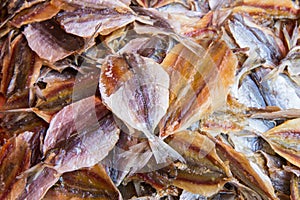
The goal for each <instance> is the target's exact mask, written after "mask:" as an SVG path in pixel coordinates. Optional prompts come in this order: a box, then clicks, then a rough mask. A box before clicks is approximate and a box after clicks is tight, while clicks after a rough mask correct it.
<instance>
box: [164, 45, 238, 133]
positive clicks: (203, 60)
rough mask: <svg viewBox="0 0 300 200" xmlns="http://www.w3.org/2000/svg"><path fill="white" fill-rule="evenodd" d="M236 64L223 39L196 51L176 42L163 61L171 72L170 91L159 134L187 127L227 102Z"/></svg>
mask: <svg viewBox="0 0 300 200" xmlns="http://www.w3.org/2000/svg"><path fill="white" fill-rule="evenodd" d="M201 54H202V55H203V56H204V57H201ZM225 57H226V58H225ZM236 65H237V60H236V57H235V55H234V54H233V53H232V52H231V50H230V49H229V48H228V47H227V45H226V44H225V43H224V42H222V41H220V42H215V43H213V44H212V45H211V46H210V47H209V49H208V50H207V51H205V50H202V52H198V54H196V55H195V54H194V53H193V52H191V51H190V50H188V49H187V48H185V47H184V46H183V45H181V44H178V45H177V46H175V47H174V48H173V49H172V51H171V52H170V53H169V54H168V55H167V56H166V58H165V59H164V61H163V63H162V66H164V68H165V70H166V71H167V72H168V74H169V75H170V81H171V85H170V91H171V94H170V100H169V101H170V106H169V108H168V111H167V114H166V115H165V116H164V118H163V119H162V120H161V122H160V131H161V132H160V134H161V135H162V136H166V135H168V134H171V133H172V132H174V131H176V130H184V129H186V128H188V127H189V126H191V124H192V123H194V122H196V121H198V120H200V119H201V118H202V117H204V115H205V114H208V113H210V112H213V111H215V110H217V109H219V108H220V107H222V106H224V102H226V98H227V94H228V92H229V91H228V89H229V86H230V85H231V84H232V83H233V79H234V74H235V68H236ZM182 66H184V67H182ZM223 73H224V74H226V76H224V75H222V74H223ZM217 96H218V98H216V97H217Z"/></svg>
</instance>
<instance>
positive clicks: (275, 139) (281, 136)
mask: <svg viewBox="0 0 300 200" xmlns="http://www.w3.org/2000/svg"><path fill="white" fill-rule="evenodd" d="M299 120H300V119H299V118H297V119H293V120H289V121H286V122H285V123H283V124H281V125H279V126H276V127H274V128H273V129H271V130H269V131H267V132H265V133H263V137H264V138H265V139H266V141H267V142H268V143H269V144H270V145H271V147H272V148H273V149H274V151H275V152H276V153H278V154H279V155H281V156H282V157H283V158H285V159H287V160H288V161H289V162H290V163H292V164H294V165H296V166H297V167H300V163H299V155H300V154H299V151H300V149H299V148H300V146H299V135H298V134H299V133H298V129H299Z"/></svg>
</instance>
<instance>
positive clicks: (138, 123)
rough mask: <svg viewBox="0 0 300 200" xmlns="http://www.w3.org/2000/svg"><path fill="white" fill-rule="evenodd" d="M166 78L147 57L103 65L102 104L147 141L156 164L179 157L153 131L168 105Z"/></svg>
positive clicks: (132, 56) (126, 56)
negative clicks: (142, 134) (144, 136)
mask: <svg viewBox="0 0 300 200" xmlns="http://www.w3.org/2000/svg"><path fill="white" fill-rule="evenodd" d="M168 89H169V76H168V74H167V72H165V71H164V69H163V68H162V67H161V66H160V65H159V64H157V63H155V62H154V61H152V60H151V59H149V58H143V57H141V56H139V55H136V54H124V55H123V57H121V56H110V57H108V58H107V61H106V63H105V64H104V65H103V66H102V71H101V78H100V92H101V95H102V98H103V101H104V103H105V104H106V105H107V106H108V107H109V109H111V110H112V112H113V113H114V114H115V115H116V116H118V118H120V119H122V120H123V121H124V122H126V123H127V124H128V125H129V126H131V127H133V128H135V129H136V130H139V131H142V132H143V133H144V134H145V135H146V137H147V138H148V139H149V143H150V146H151V149H152V152H153V154H154V156H155V159H156V161H157V163H165V162H166V161H167V160H166V159H167V158H168V157H170V158H172V159H180V158H181V156H180V155H179V154H178V153H177V152H176V151H174V150H173V149H172V148H170V147H169V146H168V145H167V144H165V143H164V142H163V140H162V139H160V138H158V137H156V136H155V134H154V130H155V128H156V126H157V124H158V122H159V120H160V119H161V118H162V117H163V116H164V114H165V113H166V111H167V108H168V106H169V102H168V99H169V90H168Z"/></svg>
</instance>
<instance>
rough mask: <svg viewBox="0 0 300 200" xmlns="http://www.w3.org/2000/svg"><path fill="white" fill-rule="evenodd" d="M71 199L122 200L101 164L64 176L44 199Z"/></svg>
mask: <svg viewBox="0 0 300 200" xmlns="http://www.w3.org/2000/svg"><path fill="white" fill-rule="evenodd" d="M74 188H76V189H74ZM71 198H76V199H99V200H100V199H122V198H121V196H120V193H119V191H118V189H117V188H116V187H115V185H114V184H113V182H112V181H111V180H110V177H109V176H108V175H107V174H106V171H105V169H104V167H103V166H101V165H99V164H98V165H95V166H93V167H90V168H83V169H80V170H77V171H74V172H68V173H65V174H63V175H62V176H61V177H60V179H59V181H58V183H57V184H55V185H54V186H53V187H52V188H51V189H50V190H49V191H48V192H47V194H46V195H45V197H44V198H43V199H49V200H51V199H71Z"/></svg>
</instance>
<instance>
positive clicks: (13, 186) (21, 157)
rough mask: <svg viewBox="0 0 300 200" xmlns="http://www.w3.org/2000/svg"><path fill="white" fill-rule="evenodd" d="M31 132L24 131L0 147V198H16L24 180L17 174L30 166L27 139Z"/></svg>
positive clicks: (23, 184) (23, 185)
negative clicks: (18, 177)
mask: <svg viewBox="0 0 300 200" xmlns="http://www.w3.org/2000/svg"><path fill="white" fill-rule="evenodd" d="M32 135H33V133H30V132H25V133H23V134H20V135H18V136H17V137H14V138H11V139H10V140H8V141H7V142H6V143H5V145H3V146H2V147H1V149H0V180H1V189H0V199H16V197H17V196H18V195H19V194H20V193H21V192H22V190H23V188H25V185H26V182H25V181H24V180H22V179H19V180H18V179H17V176H19V175H21V174H22V172H24V171H25V170H27V169H28V168H29V167H30V156H31V151H30V148H29V140H30V138H31V137H32Z"/></svg>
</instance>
